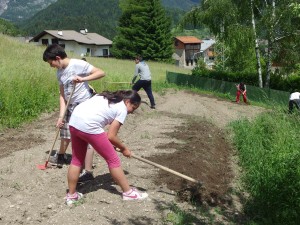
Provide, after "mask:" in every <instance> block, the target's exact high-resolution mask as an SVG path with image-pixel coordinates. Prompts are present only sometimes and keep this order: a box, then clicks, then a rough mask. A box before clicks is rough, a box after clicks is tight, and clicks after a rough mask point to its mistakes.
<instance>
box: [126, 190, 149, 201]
mask: <svg viewBox="0 0 300 225" xmlns="http://www.w3.org/2000/svg"><path fill="white" fill-rule="evenodd" d="M147 197H148V194H147V193H146V192H139V191H138V190H137V189H136V188H131V192H129V194H126V193H125V192H123V200H143V199H145V198H147Z"/></svg>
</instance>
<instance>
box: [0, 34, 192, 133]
mask: <svg viewBox="0 0 300 225" xmlns="http://www.w3.org/2000/svg"><path fill="white" fill-rule="evenodd" d="M0 48H1V58H0V74H1V76H0V82H1V86H0V114H1V117H0V130H2V129H4V128H7V127H11V128H15V127H18V126H20V125H21V124H23V123H25V122H28V121H32V120H34V119H36V118H37V117H38V116H39V115H40V114H41V113H43V112H50V111H54V110H57V109H58V104H59V101H58V96H59V88H58V82H57V80H56V69H54V68H51V67H50V66H49V64H48V63H46V62H44V61H43V59H42V55H43V52H44V50H45V47H44V46H42V47H41V46H40V47H38V46H35V45H34V44H28V43H21V42H18V41H16V40H14V39H11V38H10V37H8V36H5V35H0ZM68 56H69V57H70V58H80V57H79V56H75V55H72V54H71V53H68ZM87 61H88V62H90V63H91V64H92V65H94V66H96V67H99V68H101V69H102V70H103V71H104V72H105V73H106V77H105V78H103V79H101V80H96V81H92V82H91V84H92V85H93V87H94V88H95V89H96V90H97V91H98V92H100V91H103V90H117V89H131V87H130V85H129V84H121V85H120V84H114V83H108V82H130V81H131V80H132V76H133V73H134V66H135V63H134V61H131V60H117V59H114V58H95V57H87ZM148 63H149V66H150V69H151V72H152V80H153V90H154V91H160V92H161V90H163V89H164V88H165V87H168V86H169V85H168V84H166V82H165V79H166V71H167V70H168V71H174V72H179V73H189V72H190V70H186V69H183V68H179V67H176V66H175V65H171V64H165V63H159V62H148Z"/></svg>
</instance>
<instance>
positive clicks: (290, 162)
mask: <svg viewBox="0 0 300 225" xmlns="http://www.w3.org/2000/svg"><path fill="white" fill-rule="evenodd" d="M299 122H300V117H299V115H291V114H286V113H284V112H281V111H272V112H268V113H265V114H262V115H260V116H258V117H257V118H256V119H254V120H253V121H248V120H240V121H236V122H234V123H233V124H232V127H233V130H234V143H235V145H236V147H237V149H238V154H239V159H240V164H241V167H242V168H243V171H244V172H243V176H242V181H243V184H244V187H245V190H246V191H247V192H248V193H249V195H250V198H249V199H248V202H247V203H246V205H245V210H246V212H247V214H249V215H250V218H253V220H254V221H255V224H297V221H300V216H299V212H300V192H299V190H300V152H299V149H300V142H299V141H298V135H299V129H300V123H299Z"/></svg>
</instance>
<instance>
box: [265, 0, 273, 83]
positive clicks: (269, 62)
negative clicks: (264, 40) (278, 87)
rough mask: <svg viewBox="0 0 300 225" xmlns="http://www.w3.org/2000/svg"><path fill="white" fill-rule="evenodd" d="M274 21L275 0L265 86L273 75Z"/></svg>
mask: <svg viewBox="0 0 300 225" xmlns="http://www.w3.org/2000/svg"><path fill="white" fill-rule="evenodd" d="M274 23H275V0H272V18H271V24H272V26H271V29H270V30H269V39H268V51H267V74H266V81H265V87H269V86H270V77H271V68H272V58H273V57H272V53H273V44H274Z"/></svg>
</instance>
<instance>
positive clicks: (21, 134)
mask: <svg viewBox="0 0 300 225" xmlns="http://www.w3.org/2000/svg"><path fill="white" fill-rule="evenodd" d="M141 95H142V97H143V98H144V99H145V101H146V102H148V99H147V98H146V97H145V95H144V93H141ZM155 97H156V101H157V109H156V110H150V109H149V107H148V106H147V105H146V104H142V106H141V107H140V108H139V109H138V110H137V111H136V113H135V114H133V115H129V116H128V118H127V120H126V123H125V125H124V127H123V128H122V129H121V131H120V136H121V138H122V139H123V140H124V142H125V143H126V144H127V145H128V146H130V148H131V149H132V151H133V152H134V153H135V154H136V155H138V156H142V157H146V158H147V159H150V160H151V161H154V162H156V163H159V164H161V165H164V166H167V167H169V168H171V169H173V170H175V171H178V172H180V173H183V174H185V175H187V176H190V177H192V178H194V179H196V180H199V181H201V182H203V184H204V186H203V188H202V189H201V192H198V193H197V192H194V191H187V190H188V189H187V187H193V184H191V183H190V182H186V181H185V180H183V179H181V178H179V177H177V176H175V175H173V174H170V173H167V172H164V171H162V170H159V169H158V168H155V167H153V166H151V165H148V164H145V163H143V162H140V161H138V160H135V159H126V158H124V157H121V160H122V165H123V169H124V170H125V172H126V174H127V177H128V180H129V182H130V184H131V185H133V186H136V187H137V188H139V189H141V190H145V191H147V192H148V193H149V199H147V200H145V201H142V202H124V201H122V199H121V196H120V188H119V187H118V186H117V185H115V183H114V182H113V181H112V179H111V177H110V175H109V174H108V169H107V167H106V164H105V162H104V161H103V160H102V159H101V158H100V157H95V159H94V163H95V164H96V168H95V170H94V174H95V176H96V178H95V180H93V181H91V182H89V183H87V184H85V185H82V186H80V187H78V189H79V191H81V192H83V193H84V195H85V199H84V203H83V204H80V205H78V206H76V207H72V208H69V207H67V206H66V205H64V200H63V198H64V196H65V192H66V188H67V182H66V174H67V166H66V167H64V168H62V169H47V170H45V171H41V170H38V169H37V168H36V165H37V164H44V163H45V160H46V157H47V152H48V151H49V150H50V149H51V146H52V144H53V140H54V136H55V128H54V123H55V121H56V119H55V118H56V116H57V114H56V113H54V114H51V115H44V116H42V117H41V119H40V120H38V121H36V122H35V123H33V124H29V125H26V126H24V127H23V128H20V129H17V130H7V131H4V132H2V133H1V134H0V142H1V146H0V190H1V191H0V224H43V225H48V224H49V225H50V224H58V223H60V224H64V225H69V224H70V225H74V224H101V225H106V224H122V225H127V224H128V225H129V224H145V225H146V224H163V220H162V218H163V217H164V218H166V217H168V215H169V216H170V215H171V214H170V209H172V208H174V203H176V207H179V208H180V209H182V210H187V211H188V212H189V213H190V214H191V215H193V216H194V217H195V218H194V221H196V222H195V223H194V224H211V222H210V220H209V219H208V217H205V216H204V215H203V214H201V213H200V212H196V211H195V207H193V206H192V205H191V204H189V203H188V201H189V200H190V198H191V197H194V199H195V201H196V202H199V203H201V204H203V205H207V206H224V207H225V208H226V209H227V210H228V212H230V213H229V214H228V215H227V216H223V217H218V216H215V218H214V221H215V222H216V221H218V220H220V221H223V222H222V223H223V224H224V221H231V222H232V221H233V220H234V218H233V217H234V215H235V213H236V212H235V211H236V210H238V209H237V208H236V205H235V204H234V201H233V200H234V199H232V197H230V196H229V195H228V190H229V189H230V188H231V184H232V182H233V177H234V175H235V174H234V173H233V171H232V161H231V154H232V149H231V147H230V145H228V143H227V142H226V134H225V131H224V128H225V126H226V124H228V123H229V122H230V121H232V120H236V119H238V118H242V117H248V118H251V117H254V116H255V115H257V114H258V113H260V112H262V111H263V110H262V109H261V108H259V107H255V106H247V105H243V104H240V105H238V104H234V103H232V102H228V101H224V100H218V99H216V98H213V97H210V96H201V95H195V94H191V93H187V92H183V91H169V92H167V93H165V94H164V95H157V94H156V95H155ZM57 144H58V142H57ZM57 144H56V147H55V149H57V146H58V145H57ZM68 153H70V149H69V150H68ZM177 193H178V194H177ZM191 193H192V196H191ZM214 224H216V223H214ZM225 224H226V223H225Z"/></svg>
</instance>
